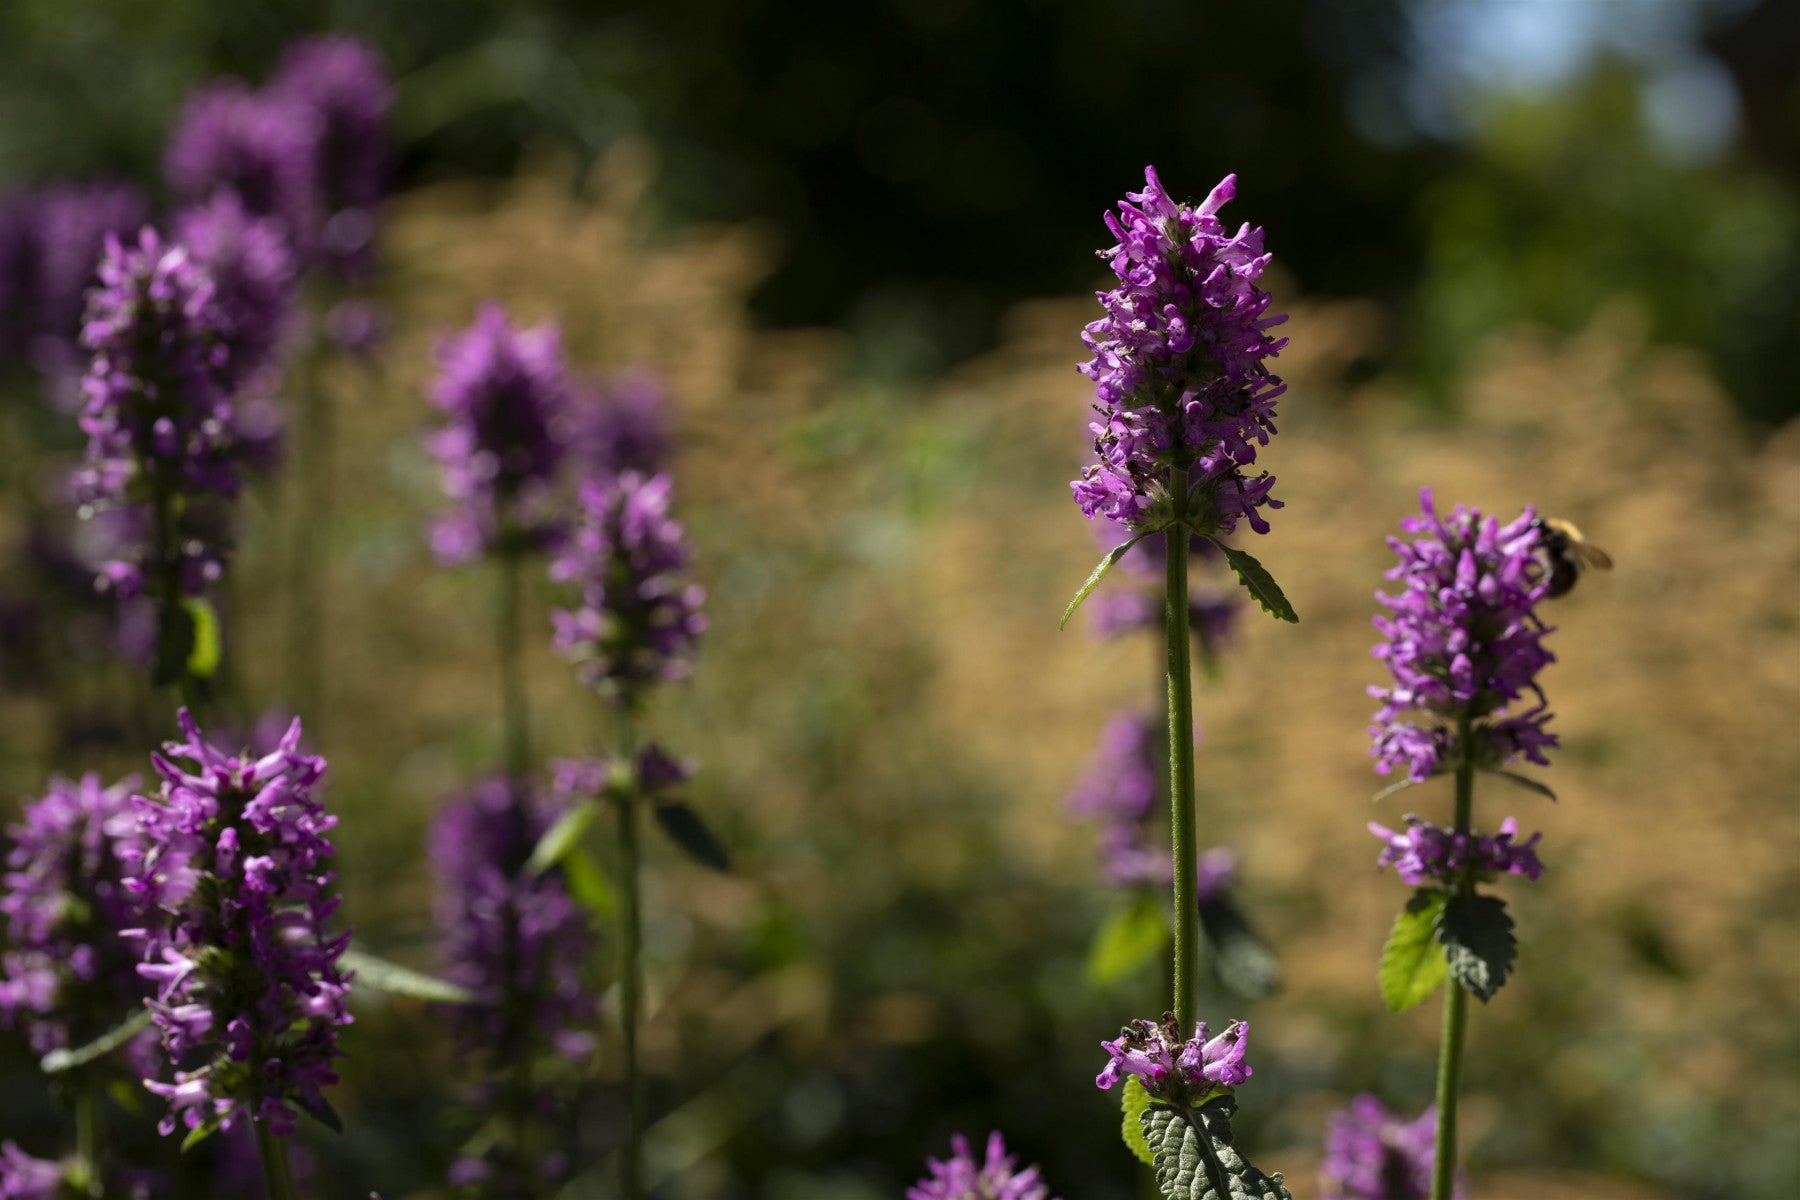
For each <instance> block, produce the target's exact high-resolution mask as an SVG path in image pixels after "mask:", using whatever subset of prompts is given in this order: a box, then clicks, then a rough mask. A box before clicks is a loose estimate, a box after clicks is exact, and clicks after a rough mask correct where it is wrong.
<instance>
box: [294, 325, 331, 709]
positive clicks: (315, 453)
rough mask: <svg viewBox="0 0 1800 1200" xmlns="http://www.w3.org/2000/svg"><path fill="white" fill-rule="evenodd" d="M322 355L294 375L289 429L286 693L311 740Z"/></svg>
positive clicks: (323, 423)
mask: <svg viewBox="0 0 1800 1200" xmlns="http://www.w3.org/2000/svg"><path fill="white" fill-rule="evenodd" d="M327 351H328V347H327V345H326V343H325V342H324V340H323V339H320V340H319V341H317V342H316V343H315V344H314V345H313V346H312V348H311V352H310V353H309V354H307V355H306V356H305V357H304V358H303V359H302V360H301V362H300V363H299V364H298V365H297V366H296V369H295V371H294V395H295V396H296V397H297V399H298V401H299V404H298V407H299V410H300V412H299V420H298V421H296V422H295V426H296V428H295V430H294V435H295V436H294V491H293V493H292V494H293V498H294V503H293V506H292V511H291V512H290V513H289V514H288V518H289V525H290V526H291V533H290V538H289V543H290V544H289V547H288V554H289V561H288V564H287V566H288V575H289V578H288V588H289V595H288V628H287V660H288V661H287V668H288V671H287V673H288V689H289V690H288V694H289V696H290V697H292V700H291V702H292V703H293V705H294V707H295V709H296V710H297V711H299V712H301V713H303V714H305V716H306V728H307V732H308V733H309V734H311V736H312V738H313V739H314V741H315V742H316V741H317V740H318V738H319V737H320V733H321V730H322V728H323V726H324V718H323V714H322V713H321V712H320V709H321V708H322V707H323V696H324V687H325V684H324V680H325V671H324V662H325V651H326V645H327V642H326V639H324V637H323V636H322V632H321V631H322V630H323V629H324V623H325V618H324V613H325V602H326V595H325V594H326V591H327V585H328V584H329V582H330V579H329V572H328V570H327V555H326V554H325V552H324V536H325V533H326V530H327V527H328V525H329V524H330V518H331V499H332V487H331V476H332V461H333V453H332V450H333V442H334V430H333V426H332V411H331V401H330V397H328V396H326V395H325V394H324V391H323V389H322V387H321V380H322V378H323V376H324V371H323V370H322V369H321V367H322V363H323V359H324V356H325V354H326V353H327Z"/></svg>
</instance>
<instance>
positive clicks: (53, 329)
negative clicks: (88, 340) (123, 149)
mask: <svg viewBox="0 0 1800 1200" xmlns="http://www.w3.org/2000/svg"><path fill="white" fill-rule="evenodd" d="M35 208H36V221H35V223H36V227H37V228H36V237H35V242H36V260H37V261H36V273H37V278H36V286H35V288H34V289H33V290H32V293H31V302H32V303H33V304H34V306H35V308H36V310H37V311H36V318H35V320H34V321H33V323H32V326H33V328H32V331H33V332H34V333H35V334H37V335H38V336H41V337H46V338H50V339H52V340H54V341H56V342H58V343H61V344H63V345H65V346H66V345H71V344H73V343H74V341H75V339H76V337H77V335H78V334H79V333H80V332H81V319H82V309H83V305H84V302H85V297H86V295H87V290H88V288H89V287H90V286H91V285H92V284H93V283H94V280H95V277H96V275H97V274H98V271H99V265H100V256H101V252H102V251H103V250H104V249H105V246H106V239H107V237H108V236H113V237H121V238H123V237H126V236H128V235H129V234H130V232H131V231H132V230H135V229H137V228H139V227H141V226H142V225H143V223H144V221H145V220H146V219H148V217H149V215H150V206H149V204H148V202H146V201H145V199H144V194H143V193H142V192H140V191H139V190H138V189H137V188H136V187H135V186H133V185H132V184H129V183H119V182H112V181H106V182H99V183H87V184H69V185H64V186H61V187H54V188H50V189H48V190H46V191H44V192H42V193H40V194H39V195H38V196H37V197H36V203H35Z"/></svg>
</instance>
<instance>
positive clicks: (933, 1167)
mask: <svg viewBox="0 0 1800 1200" xmlns="http://www.w3.org/2000/svg"><path fill="white" fill-rule="evenodd" d="M950 1149H951V1155H950V1158H949V1159H948V1160H944V1161H940V1160H938V1159H935V1158H928V1159H926V1160H925V1166H926V1168H927V1170H929V1172H930V1174H928V1175H927V1176H926V1177H925V1178H923V1179H921V1180H919V1182H917V1183H915V1184H913V1186H911V1187H909V1188H907V1189H906V1200H1051V1196H1050V1188H1049V1185H1047V1184H1046V1183H1044V1181H1043V1179H1042V1177H1041V1176H1039V1174H1038V1169H1037V1168H1036V1167H1027V1168H1025V1169H1024V1170H1023V1171H1021V1170H1019V1169H1018V1167H1017V1166H1016V1165H1015V1160H1014V1159H1013V1156H1012V1155H1010V1154H1008V1153H1007V1152H1006V1139H1004V1138H1002V1137H1001V1136H1000V1131H999V1130H997V1129H996V1130H995V1131H994V1132H993V1133H990V1134H989V1135H988V1141H987V1158H986V1160H985V1161H984V1160H982V1159H978V1158H976V1157H975V1153H974V1151H973V1150H971V1149H970V1147H969V1139H968V1138H966V1137H964V1136H963V1135H962V1134H960V1133H959V1134H955V1135H953V1136H952V1137H951V1139H950Z"/></svg>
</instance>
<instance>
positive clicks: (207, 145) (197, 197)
mask: <svg viewBox="0 0 1800 1200" xmlns="http://www.w3.org/2000/svg"><path fill="white" fill-rule="evenodd" d="M319 137H320V127H319V118H318V115H317V114H316V113H315V112H314V111H313V110H312V109H311V108H310V107H308V106H306V105H303V104H299V103H296V102H294V101H293V100H291V99H289V98H287V97H286V96H281V95H276V94H273V93H270V92H266V91H265V92H257V91H253V90H252V89H251V88H250V87H249V85H247V84H245V83H244V82H243V81H241V80H237V79H222V80H218V81H217V82H214V83H212V84H209V85H207V86H206V87H204V88H201V89H200V90H198V91H196V92H194V93H193V94H191V95H190V96H189V97H188V98H187V101H186V102H185V103H184V104H183V105H182V109H181V114H180V116H179V117H178V118H177V119H176V123H175V130H174V132H173V133H172V134H171V135H170V138H169V145H168V149H167V152H166V153H165V155H164V157H163V174H164V176H165V178H166V179H167V180H168V183H169V190H170V191H172V192H174V193H175V195H176V196H177V197H178V198H179V199H181V200H183V201H186V202H189V203H194V202H199V201H204V200H208V199H210V198H211V197H213V196H215V195H217V194H218V193H220V192H231V193H235V194H236V195H237V197H238V199H239V200H240V201H241V202H242V203H243V206H244V210H245V211H246V212H248V213H249V214H250V215H252V216H257V217H271V218H274V219H275V220H277V221H279V222H280V224H281V228H282V232H283V233H285V234H286V235H287V237H288V240H289V241H290V242H292V243H293V245H294V246H295V247H297V248H298V250H299V252H300V253H301V254H302V255H305V254H308V253H310V251H311V248H312V244H313V240H314V238H315V236H316V232H317V230H318V229H319V227H320V225H321V198H320V196H319V192H318V185H317V181H316V179H315V177H314V165H313V164H314V162H315V160H316V155H317V148H318V144H319Z"/></svg>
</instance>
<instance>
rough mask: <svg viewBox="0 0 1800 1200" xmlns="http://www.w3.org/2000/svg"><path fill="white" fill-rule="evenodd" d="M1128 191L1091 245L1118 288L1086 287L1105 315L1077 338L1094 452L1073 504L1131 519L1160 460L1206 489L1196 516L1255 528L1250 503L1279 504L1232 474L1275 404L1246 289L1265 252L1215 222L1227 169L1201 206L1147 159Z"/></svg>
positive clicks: (1259, 442) (1160, 469) (1267, 483)
mask: <svg viewBox="0 0 1800 1200" xmlns="http://www.w3.org/2000/svg"><path fill="white" fill-rule="evenodd" d="M1144 175H1145V181H1146V182H1145V188H1144V190H1143V191H1142V192H1131V193H1127V196H1126V199H1125V200H1123V201H1121V202H1120V204H1119V215H1118V216H1114V215H1113V214H1111V213H1108V214H1107V216H1106V225H1107V228H1108V229H1109V230H1111V231H1112V234H1113V236H1114V237H1115V238H1116V239H1117V244H1115V245H1114V246H1112V247H1111V248H1109V249H1107V250H1103V251H1101V257H1102V258H1105V259H1107V260H1109V262H1110V264H1111V266H1112V270H1113V274H1114V275H1115V276H1117V277H1118V287H1117V288H1115V289H1114V290H1112V291H1110V292H1102V293H1099V298H1100V303H1101V304H1102V305H1104V306H1105V308H1106V316H1104V317H1102V318H1101V319H1100V320H1098V321H1095V322H1094V323H1093V324H1091V325H1089V326H1088V327H1087V329H1086V330H1085V331H1084V332H1083V334H1082V341H1083V342H1085V343H1086V344H1087V346H1088V348H1089V349H1090V350H1092V351H1093V353H1094V357H1093V358H1092V359H1091V360H1089V361H1088V362H1086V363H1083V364H1082V365H1081V368H1080V370H1081V373H1082V374H1083V375H1086V376H1087V377H1088V378H1089V379H1092V380H1093V381H1094V395H1095V401H1096V402H1095V404H1094V411H1095V413H1096V414H1097V417H1096V419H1095V420H1094V422H1093V423H1092V424H1091V425H1090V426H1089V428H1090V429H1091V430H1092V431H1093V434H1094V453H1095V456H1096V458H1097V461H1096V462H1095V463H1094V464H1093V465H1091V466H1089V467H1088V468H1087V470H1085V471H1083V472H1082V475H1081V478H1079V479H1077V480H1076V481H1075V482H1074V483H1073V484H1072V485H1071V487H1072V488H1073V490H1074V493H1075V499H1076V502H1077V503H1078V504H1080V505H1081V510H1082V512H1084V513H1086V514H1087V515H1088V516H1089V517H1090V518H1091V517H1095V516H1105V517H1108V518H1110V519H1111V520H1113V521H1116V522H1119V523H1120V524H1122V525H1125V526H1128V527H1132V528H1136V527H1138V526H1139V525H1141V524H1142V523H1143V522H1144V521H1145V520H1147V519H1150V518H1153V517H1154V515H1155V514H1153V513H1152V512H1151V510H1152V508H1154V507H1155V506H1156V505H1157V503H1158V497H1159V496H1160V494H1161V492H1162V490H1163V489H1164V487H1166V484H1167V480H1168V476H1169V472H1170V470H1171V468H1174V467H1182V468H1185V469H1187V472H1188V477H1189V484H1190V486H1193V485H1199V486H1200V487H1201V489H1202V490H1203V491H1204V492H1205V493H1206V495H1207V496H1208V497H1209V498H1210V499H1209V503H1210V507H1211V511H1210V512H1208V513H1205V514H1203V519H1206V520H1207V521H1209V523H1210V524H1211V526H1212V528H1214V529H1215V530H1217V531H1218V532H1221V533H1229V532H1231V531H1232V530H1233V529H1235V528H1236V527H1237V523H1238V520H1239V518H1243V519H1245V520H1248V521H1249V523H1250V527H1251V528H1252V529H1254V530H1255V531H1256V532H1258V533H1267V532H1268V529H1269V525H1268V522H1267V521H1265V520H1264V519H1263V517H1262V515H1261V513H1260V512H1259V510H1260V509H1262V508H1263V507H1265V506H1266V507H1269V508H1279V507H1281V505H1280V503H1279V502H1278V501H1275V500H1273V499H1271V498H1270V497H1269V489H1270V487H1271V486H1273V484H1274V480H1273V479H1272V478H1271V477H1270V476H1269V475H1268V474H1267V473H1266V472H1264V473H1263V474H1261V475H1259V476H1256V477H1254V478H1246V476H1245V471H1246V470H1247V469H1248V468H1250V467H1251V466H1252V465H1253V464H1254V463H1255V462H1256V452H1257V448H1258V447H1259V446H1266V445H1268V443H1269V438H1270V436H1271V435H1273V434H1274V432H1275V421H1274V417H1275V400H1276V398H1277V397H1278V396H1280V395H1281V393H1282V392H1283V391H1284V390H1286V385H1285V384H1284V383H1282V382H1281V380H1280V379H1279V378H1278V377H1277V376H1276V375H1275V374H1274V373H1273V372H1272V371H1270V369H1269V367H1268V365H1267V363H1266V362H1265V360H1266V359H1268V358H1271V357H1273V356H1274V355H1276V354H1278V353H1279V352H1280V351H1281V348H1282V347H1283V346H1285V345H1286V344H1287V341H1286V339H1285V338H1282V339H1276V338H1272V337H1270V336H1269V334H1268V330H1270V329H1272V328H1273V327H1275V326H1276V325H1279V324H1281V323H1282V322H1283V321H1285V320H1286V319H1287V318H1286V317H1284V316H1279V315H1277V316H1268V315H1266V314H1267V312H1268V309H1269V304H1270V297H1269V294H1268V293H1267V292H1265V291H1263V290H1262V288H1260V287H1259V286H1258V285H1257V282H1256V281H1257V280H1258V279H1259V278H1261V276H1262V273H1263V270H1264V268H1265V267H1266V266H1267V265H1268V263H1269V260H1270V257H1271V256H1270V255H1269V254H1267V253H1265V252H1264V251H1263V231H1262V230H1261V229H1252V228H1251V227H1250V226H1248V225H1245V226H1243V227H1242V228H1240V229H1239V230H1238V231H1237V232H1236V233H1231V232H1229V231H1228V230H1227V229H1226V227H1225V226H1224V224H1223V223H1222V222H1221V221H1220V220H1219V218H1218V215H1217V214H1218V210H1219V209H1220V208H1221V207H1222V206H1223V205H1224V204H1225V202H1226V201H1228V200H1230V199H1231V198H1232V196H1233V195H1235V194H1236V191H1237V177H1236V176H1235V175H1228V176H1226V177H1225V180H1224V182H1222V183H1220V184H1219V186H1218V187H1216V188H1214V189H1213V191H1212V194H1211V195H1209V196H1208V197H1207V198H1206V200H1205V202H1204V203H1202V204H1200V205H1198V206H1197V207H1196V206H1190V205H1182V204H1177V203H1176V202H1175V201H1174V200H1172V199H1171V198H1170V197H1169V194H1168V192H1167V191H1165V190H1164V189H1163V186H1162V181H1161V180H1160V179H1159V178H1157V174H1156V169H1155V168H1154V167H1149V168H1146V169H1145V172H1144Z"/></svg>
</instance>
